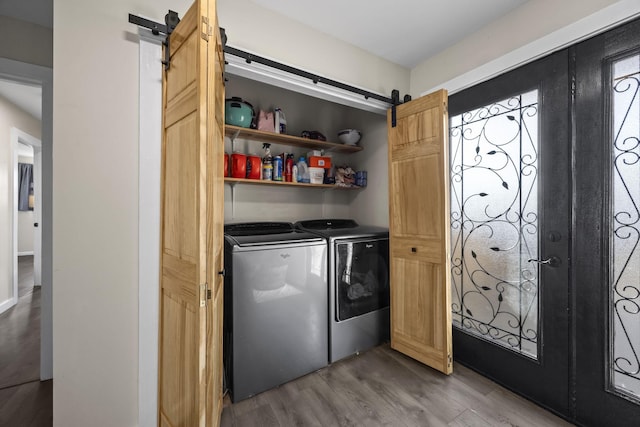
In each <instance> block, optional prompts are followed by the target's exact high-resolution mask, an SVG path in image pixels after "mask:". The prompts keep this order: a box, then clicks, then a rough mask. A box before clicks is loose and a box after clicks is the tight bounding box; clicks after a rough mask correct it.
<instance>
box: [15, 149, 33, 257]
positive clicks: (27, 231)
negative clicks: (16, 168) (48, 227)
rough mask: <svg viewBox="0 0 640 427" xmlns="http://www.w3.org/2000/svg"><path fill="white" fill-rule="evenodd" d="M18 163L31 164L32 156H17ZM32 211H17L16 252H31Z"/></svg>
mask: <svg viewBox="0 0 640 427" xmlns="http://www.w3.org/2000/svg"><path fill="white" fill-rule="evenodd" d="M18 163H29V164H33V157H23V156H18ZM33 218H34V216H33V211H18V254H21V253H25V252H32V253H33V223H34V219H33Z"/></svg>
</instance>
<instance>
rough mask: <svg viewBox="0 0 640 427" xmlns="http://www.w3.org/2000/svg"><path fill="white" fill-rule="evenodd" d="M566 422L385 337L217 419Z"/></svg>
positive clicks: (263, 422)
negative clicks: (414, 355) (423, 360)
mask: <svg viewBox="0 0 640 427" xmlns="http://www.w3.org/2000/svg"><path fill="white" fill-rule="evenodd" d="M571 425H572V424H569V423H568V422H566V421H564V420H562V419H561V418H559V417H557V416H555V415H554V414H552V413H550V412H548V411H546V410H544V409H542V408H540V407H538V406H536V405H535V404H533V403H531V402H529V401H527V400H525V399H523V398H521V397H520V396H517V395H515V394H514V393H511V392H510V391H508V390H506V389H504V388H503V387H501V386H499V385H497V384H495V383H494V382H492V381H490V380H488V379H487V378H485V377H483V376H481V375H479V374H477V373H475V372H473V371H471V370H470V369H468V368H466V367H464V366H462V365H459V364H456V365H455V366H454V371H453V374H452V375H450V376H446V375H443V374H440V373H439V372H436V371H435V370H433V369H431V368H428V367H426V366H424V365H422V364H420V363H418V362H416V361H414V360H413V359H410V358H408V357H406V356H404V355H402V354H400V353H398V352H396V351H394V350H392V349H391V348H390V347H389V346H388V345H383V346H380V347H377V348H375V349H372V350H369V351H367V352H364V353H362V354H360V355H359V356H355V357H352V358H349V359H345V360H342V361H339V362H337V363H334V364H332V365H331V366H329V367H326V368H323V369H320V370H319V371H316V372H314V373H311V374H309V375H306V376H304V377H302V378H299V379H297V380H295V381H292V382H290V383H287V384H284V385H282V386H280V387H278V388H275V389H272V390H269V391H266V392H264V393H261V394H258V395H256V396H254V397H252V398H249V399H247V400H243V401H241V402H238V403H234V404H230V403H228V404H227V405H226V406H225V408H224V410H223V412H222V426H238V427H252V426H256V427H258V426H260V427H266V426H282V427H285V426H367V427H370V426H394V427H402V426H448V427H493V426H520V427H545V426H547V427H552V426H571Z"/></svg>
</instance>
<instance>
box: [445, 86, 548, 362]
mask: <svg viewBox="0 0 640 427" xmlns="http://www.w3.org/2000/svg"><path fill="white" fill-rule="evenodd" d="M538 121H539V118H538V90H532V91H529V92H526V93H522V94H520V95H516V96H513V97H510V98H508V99H503V100H501V101H498V102H495V103H493V104H490V105H486V106H483V107H481V108H478V109H475V110H472V111H468V112H465V113H462V114H459V115H456V116H454V117H451V119H450V153H451V154H450V157H451V170H450V171H451V233H452V236H451V246H452V250H451V251H452V253H451V256H452V257H451V266H452V275H451V278H452V280H451V286H452V290H451V299H452V312H453V313H452V314H453V324H454V327H456V328H458V329H460V330H462V331H465V332H467V333H470V334H473V335H475V336H478V337H480V338H483V339H486V340H488V341H491V342H493V343H495V344H497V345H501V346H504V347H507V348H509V349H511V350H514V351H516V352H518V353H521V354H524V355H527V356H529V357H531V358H537V356H538V337H539V328H538V311H539V307H538V296H539V292H538V284H539V283H538V274H539V264H538V263H536V262H534V261H535V259H536V258H537V257H538V152H539V150H538V128H539V126H538V124H539V123H538Z"/></svg>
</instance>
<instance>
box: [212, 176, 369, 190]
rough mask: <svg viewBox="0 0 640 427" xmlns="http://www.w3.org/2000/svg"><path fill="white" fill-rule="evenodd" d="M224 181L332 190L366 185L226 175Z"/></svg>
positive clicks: (355, 188) (357, 188) (350, 188)
mask: <svg viewBox="0 0 640 427" xmlns="http://www.w3.org/2000/svg"><path fill="white" fill-rule="evenodd" d="M224 182H225V183H227V184H231V185H234V184H238V183H240V184H252V185H276V186H277V185H280V186H289V187H304V188H324V189H330V190H361V189H363V188H365V187H356V186H353V187H345V186H342V185H336V184H309V183H305V182H285V181H269V180H263V179H246V178H230V177H225V178H224Z"/></svg>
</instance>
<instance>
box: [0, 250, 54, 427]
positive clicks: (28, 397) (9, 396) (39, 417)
mask: <svg viewBox="0 0 640 427" xmlns="http://www.w3.org/2000/svg"><path fill="white" fill-rule="evenodd" d="M52 423H53V384H52V381H43V382H41V381H40V288H38V287H34V286H33V257H32V256H21V257H19V258H18V303H17V304H16V305H15V306H13V307H12V308H10V309H9V310H7V311H5V312H4V313H2V314H0V427H4V426H33V427H41V426H42V427H44V426H50V425H52Z"/></svg>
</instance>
